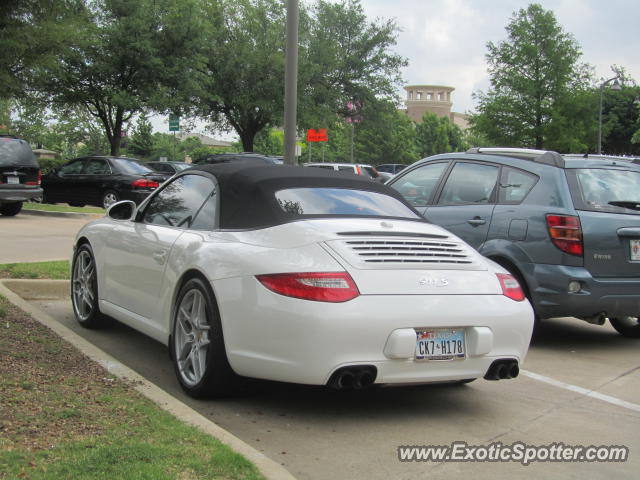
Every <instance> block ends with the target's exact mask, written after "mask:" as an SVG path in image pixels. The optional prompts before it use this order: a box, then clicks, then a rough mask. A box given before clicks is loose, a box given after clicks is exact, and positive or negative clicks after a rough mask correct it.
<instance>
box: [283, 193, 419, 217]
mask: <svg viewBox="0 0 640 480" xmlns="http://www.w3.org/2000/svg"><path fill="white" fill-rule="evenodd" d="M276 198H277V200H278V203H279V204H280V208H282V210H283V211H285V212H286V213H289V214H291V215H295V216H300V215H346V216H361V215H366V216H379V217H401V218H420V217H419V216H418V215H416V214H415V213H414V212H413V211H411V209H409V208H408V207H407V206H406V205H404V204H403V203H402V202H400V201H399V200H397V199H395V198H393V197H390V196H388V195H384V194H381V193H375V192H369V191H365V190H350V189H344V188H291V189H287V190H280V191H278V192H276Z"/></svg>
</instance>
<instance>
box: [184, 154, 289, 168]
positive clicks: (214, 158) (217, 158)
mask: <svg viewBox="0 0 640 480" xmlns="http://www.w3.org/2000/svg"><path fill="white" fill-rule="evenodd" d="M242 160H250V161H258V162H264V163H268V164H271V165H282V164H283V163H284V162H283V159H282V157H274V156H270V155H262V154H260V153H254V152H240V153H212V154H210V155H207V156H206V157H204V158H203V159H201V160H199V161H198V162H196V163H198V164H200V165H207V164H214V163H229V162H237V161H242Z"/></svg>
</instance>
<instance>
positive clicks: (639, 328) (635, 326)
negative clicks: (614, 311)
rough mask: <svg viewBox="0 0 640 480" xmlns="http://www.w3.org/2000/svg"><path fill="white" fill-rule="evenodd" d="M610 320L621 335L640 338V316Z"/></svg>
mask: <svg viewBox="0 0 640 480" xmlns="http://www.w3.org/2000/svg"><path fill="white" fill-rule="evenodd" d="M609 322H610V323H611V325H612V326H613V328H615V329H616V330H617V331H618V333H620V334H621V335H623V336H625V337H629V338H640V319H639V318H638V317H618V318H610V319H609Z"/></svg>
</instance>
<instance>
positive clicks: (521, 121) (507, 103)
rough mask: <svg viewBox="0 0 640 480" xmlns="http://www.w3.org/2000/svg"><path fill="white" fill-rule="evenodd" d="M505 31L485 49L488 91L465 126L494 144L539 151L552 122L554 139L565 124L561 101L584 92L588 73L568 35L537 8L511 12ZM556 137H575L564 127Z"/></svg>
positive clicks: (479, 96)
mask: <svg viewBox="0 0 640 480" xmlns="http://www.w3.org/2000/svg"><path fill="white" fill-rule="evenodd" d="M506 30H507V33H508V40H506V41H502V42H500V43H498V44H494V43H493V42H489V43H488V44H487V48H488V51H489V53H488V54H487V56H486V58H487V62H488V71H489V76H490V82H491V87H490V89H489V90H488V92H487V93H483V92H478V93H476V94H475V97H476V98H477V99H478V102H479V105H478V113H477V114H476V115H473V116H472V117H471V123H472V125H473V128H475V129H476V131H478V132H479V133H482V134H484V135H485V136H486V137H487V138H488V139H489V140H490V141H491V142H494V143H496V144H501V145H508V146H514V147H515V146H522V147H525V146H528V147H535V148H539V149H541V148H544V147H545V146H546V145H547V143H548V140H549V136H550V126H551V125H552V123H555V127H556V128H555V129H556V132H555V133H556V136H557V133H558V128H559V126H560V125H565V124H567V123H569V124H570V122H571V119H570V117H568V115H567V112H565V111H564V109H563V108H562V107H563V106H566V105H567V104H566V103H563V99H564V98H565V96H566V95H568V94H569V93H570V92H571V91H572V90H575V89H579V88H584V87H586V85H587V83H588V81H589V79H590V75H591V73H590V69H589V67H588V66H586V65H584V64H580V63H579V60H580V57H581V50H580V47H579V45H578V43H577V42H576V40H575V39H574V38H573V36H572V35H571V34H568V33H565V32H564V31H563V29H562V27H561V26H560V25H559V24H558V22H557V20H556V18H555V16H554V14H553V12H552V11H550V10H549V11H546V10H544V9H543V8H542V7H541V6H540V5H538V4H531V5H529V6H528V7H527V8H526V9H521V10H519V11H518V12H516V13H514V15H513V16H512V17H511V21H510V23H509V24H508V25H507V27H506ZM562 133H563V135H575V132H573V131H572V130H571V129H567V128H563V130H562Z"/></svg>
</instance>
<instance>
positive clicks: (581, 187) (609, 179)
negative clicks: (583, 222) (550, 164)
mask: <svg viewBox="0 0 640 480" xmlns="http://www.w3.org/2000/svg"><path fill="white" fill-rule="evenodd" d="M567 176H568V178H569V183H570V184H571V186H572V189H571V190H572V195H573V203H574V204H575V206H576V208H577V209H579V210H591V211H594V212H601V211H606V212H616V213H628V214H640V188H638V186H639V185H640V172H636V171H631V170H612V169H603V168H582V169H575V170H567Z"/></svg>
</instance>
